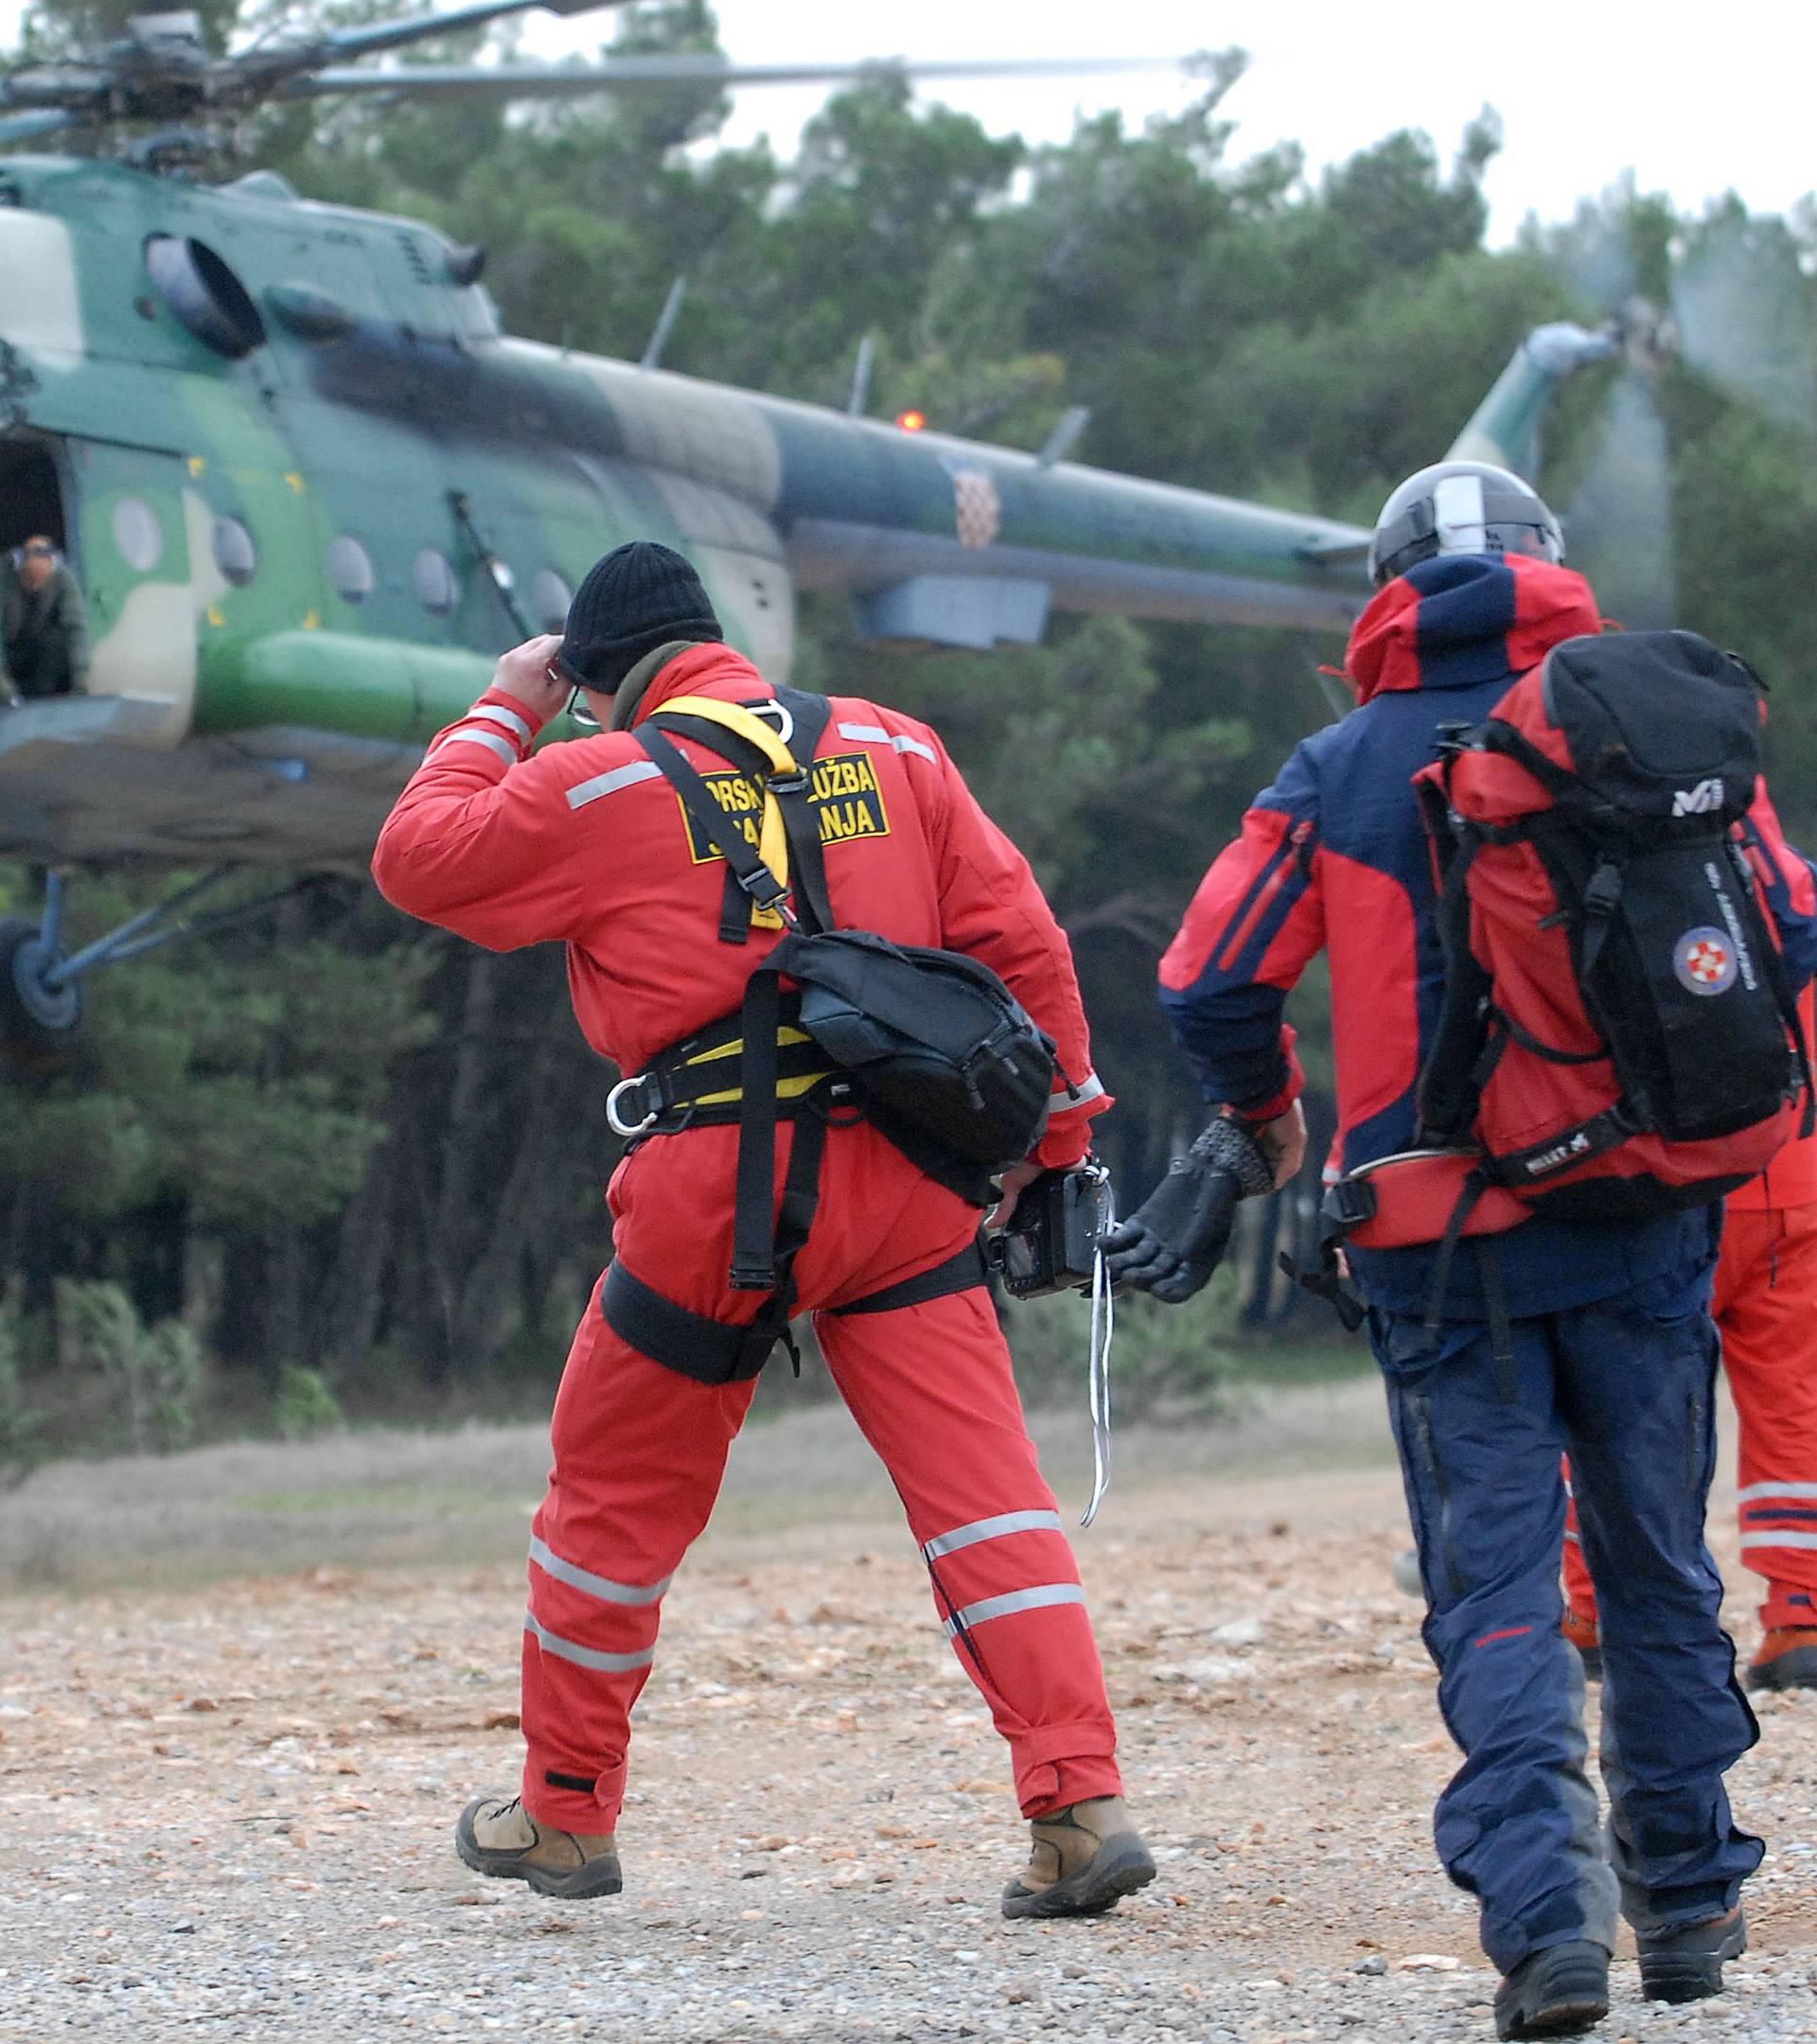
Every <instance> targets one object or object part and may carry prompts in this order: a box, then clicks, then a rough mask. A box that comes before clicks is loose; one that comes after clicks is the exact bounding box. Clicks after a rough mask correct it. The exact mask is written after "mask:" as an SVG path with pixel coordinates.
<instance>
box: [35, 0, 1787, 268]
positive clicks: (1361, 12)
mask: <svg viewBox="0 0 1817 2044" xmlns="http://www.w3.org/2000/svg"><path fill="white" fill-rule="evenodd" d="M154 4H155V5H165V4H170V0H148V6H151V5H154ZM718 11H719V18H720V23H721V27H722V33H723V37H724V41H725V44H726V46H727V48H728V49H729V50H730V51H731V53H732V56H733V57H734V58H740V59H745V60H749V61H752V62H758V61H763V60H766V59H769V60H790V59H803V58H809V57H819V58H828V59H846V58H849V59H854V60H856V59H860V58H865V57H876V56H896V55H903V56H908V57H911V58H912V57H928V58H933V57H960V56H991V57H1014V56H1017V55H1021V54H1026V53H1029V52H1032V51H1039V52H1041V53H1043V54H1046V55H1055V56H1058V55H1075V54H1076V55H1082V56H1085V55H1097V54H1103V53H1105V52H1106V51H1110V52H1116V53H1124V52H1127V53H1131V54H1141V55H1148V54H1155V55H1165V54H1171V53H1176V52H1177V53H1182V54H1184V53H1186V52H1189V51H1191V50H1194V49H1199V48H1204V47H1207V46H1211V47H1222V46H1224V45H1226V44H1233V43H1234V44H1241V45H1243V46H1244V47H1245V48H1247V49H1248V50H1249V51H1250V52H1251V54H1252V56H1253V58H1254V60H1255V61H1254V66H1253V68H1252V70H1251V72H1250V75H1249V76H1248V77H1247V78H1246V79H1244V81H1243V83H1242V84H1241V85H1240V86H1239V87H1238V88H1237V90H1236V92H1235V93H1234V94H1233V95H1232V96H1231V97H1230V99H1229V101H1228V102H1227V105H1226V111H1227V113H1228V115H1229V116H1230V117H1231V118H1232V119H1234V120H1236V121H1238V123H1239V124H1240V125H1239V129H1238V133H1237V138H1236V145H1235V147H1236V150H1237V151H1238V152H1239V153H1240V154H1247V153H1251V152H1253V151H1255V150H1261V149H1264V148H1266V147H1267V146H1268V145H1269V144H1271V143H1273V142H1276V141H1279V140H1280V139H1282V138H1283V137H1292V138H1294V139H1297V140H1298V141H1300V142H1301V143H1303V144H1304V145H1305V146H1306V148H1307V150H1308V151H1309V154H1310V157H1311V160H1312V162H1313V164H1314V167H1317V166H1318V165H1321V164H1324V163H1329V162H1332V161H1334V160H1338V159H1341V158H1342V157H1344V156H1346V155H1348V154H1350V152H1351V151H1353V150H1357V149H1359V148H1362V147H1364V146H1365V145H1367V143H1369V142H1372V141H1375V140H1376V139H1378V138H1379V137H1380V136H1382V135H1384V134H1386V133H1388V132H1391V131H1392V130H1394V129H1396V128H1401V127H1418V128H1423V129H1425V130H1426V131H1427V132H1430V133H1431V134H1432V135H1433V137H1434V139H1435V140H1436V141H1437V143H1438V148H1439V150H1440V151H1441V154H1442V155H1443V156H1445V157H1446V158H1447V159H1448V158H1449V157H1450V156H1451V154H1452V153H1453V151H1454V150H1455V149H1456V147H1457V144H1458V141H1459V139H1460V138H1461V136H1462V133H1463V131H1464V127H1465V125H1466V123H1467V122H1468V121H1469V120H1470V119H1471V118H1472V117H1473V115H1474V114H1475V113H1476V112H1477V110H1478V108H1480V107H1481V106H1482V105H1483V103H1484V102H1485V101H1486V100H1487V101H1489V102H1490V103H1491V104H1492V105H1494V106H1495V107H1496V108H1497V109H1498V110H1499V111H1500V113H1501V114H1502V115H1503V118H1504V120H1505V122H1506V124H1507V129H1508V145H1507V148H1506V150H1505V151H1504V153H1503V154H1502V155H1501V156H1500V157H1499V158H1498V159H1497V161H1496V163H1495V165H1494V167H1492V169H1491V173H1490V178H1489V185H1488V189H1489V196H1490V199H1491V205H1492V209H1493V222H1492V229H1491V232H1492V235H1493V238H1495V239H1497V240H1505V239H1507V238H1508V237H1509V236H1511V234H1512V233H1513V232H1514V230H1515V228H1516V227H1517V226H1518V225H1519V223H1520V221H1521V220H1522V219H1523V217H1524V216H1525V215H1526V213H1527V212H1528V211H1529V210H1532V211H1537V212H1538V213H1539V215H1540V216H1541V218H1542V219H1545V220H1556V219H1560V218H1562V217H1564V216H1565V215H1567V214H1568V213H1569V212H1570V210H1571V208H1572V205H1573V204H1574V203H1575V202H1576V200H1577V199H1579V197H1581V196H1585V195H1590V194H1594V193H1596V192H1597V191H1599V190H1600V189H1602V188H1603V187H1604V186H1605V185H1609V184H1610V183H1611V182H1613V181H1614V179H1616V178H1617V177H1619V176H1620V175H1621V174H1622V173H1623V172H1624V171H1625V170H1627V169H1629V168H1632V169H1633V170H1634V171H1635V172H1636V173H1637V175H1638V177H1639V180H1640V183H1641V185H1642V186H1643V187H1644V188H1648V189H1652V188H1663V189H1665V190H1667V191H1668V192H1669V193H1670V194H1671V195H1672V197H1673V198H1674V199H1675V200H1676V201H1678V202H1679V203H1681V204H1682V205H1690V206H1695V205H1699V204H1701V203H1702V202H1703V201H1704V200H1706V199H1708V198H1711V197H1714V196H1716V195H1718V194H1720V193H1721V192H1722V191H1724V190H1726V189H1728V188H1729V187H1730V186H1733V187H1734V188H1736V189H1737V190H1738V191H1739V192H1740V193H1741V195H1742V197H1743V198H1744V199H1745V200H1746V201H1747V203H1749V205H1751V206H1752V207H1754V208H1755V209H1756V210H1780V209H1783V208H1784V207H1786V206H1788V205H1790V204H1791V203H1792V202H1793V201H1794V200H1796V199H1797V198H1799V197H1801V196H1803V195H1804V194H1805V193H1807V192H1809V191H1811V190H1813V189H1817V146H1814V145H1813V142H1812V129H1813V121H1812V101H1813V94H1817V8H1813V7H1811V6H1810V5H1809V4H1808V0H1726V4H1725V5H1721V6H1719V7H1718V8H1716V9H1707V10H1700V11H1698V12H1697V13H1693V12H1692V11H1691V10H1690V9H1687V8H1673V7H1671V6H1669V5H1667V6H1665V7H1658V8H1654V9H1641V8H1639V7H1637V6H1636V5H1635V4H1634V0H1577V4H1575V5H1573V6H1570V7H1567V8H1563V9H1561V8H1558V7H1556V6H1552V5H1545V6H1534V7H1531V8H1529V9H1525V10H1523V9H1520V8H1518V7H1510V6H1508V5H1502V6H1495V7H1489V6H1479V7H1474V8H1468V7H1467V8H1451V9H1431V8H1416V7H1404V8H1396V7H1395V6H1393V5H1390V4H1384V0H1374V4H1372V5H1371V4H1359V0H1291V4H1287V0H1272V4H1269V0H1261V4H1258V0H1251V4H1250V5H1247V6H1243V7H1226V8H1219V7H1215V6H1210V7H1208V6H1205V5H1202V4H1186V0H1119V5H1118V6H1117V7H1116V8H1115V9H1110V8H1103V7H1097V8H1085V7H1079V6H1073V7H1063V6H1056V5H1054V4H1053V0H909V4H905V5H900V6H892V7H877V6H874V5H873V6H854V5H852V0H718ZM18 12H19V0H0V36H4V37H6V38H8V39H9V37H10V33H11V30H12V26H13V25H14V24H15V23H16V20H17V17H18ZM527 31H528V32H527V34H526V37H525V44H524V49H525V54H526V55H538V56H540V55H545V54H546V55H551V56H553V55H556V54H557V53H560V52H564V51H566V50H570V49H573V48H576V47H583V48H584V47H588V46H590V45H591V44H593V43H595V42H597V41H598V40H600V39H603V38H609V35H610V32H611V22H610V16H609V14H600V15H598V16H595V17H593V18H592V21H591V24H590V23H589V22H587V21H585V20H581V21H575V22H560V21H556V20H555V19H554V18H553V17H551V16H549V15H546V14H532V15H530V16H528V17H527ZM940 91H941V96H942V97H944V99H945V100H946V101H947V102H948V103H949V104H951V105H955V106H961V107H964V108H966V109H967V110H969V111H971V112H973V113H976V114H977V115H979V117H980V118H981V119H982V120H983V121H984V122H985V123H986V125H987V126H988V127H990V128H992V129H993V130H994V131H997V132H1003V131H1007V130H1019V131H1020V132H1023V133H1024V134H1027V135H1029V136H1031V137H1036V138H1048V137H1051V138H1060V137H1064V136H1065V134H1066V133H1067V132H1068V130H1069V129H1070V126H1071V121H1072V115H1073V112H1074V109H1075V108H1076V107H1079V106H1085V107H1089V108H1094V109H1096V108H1101V107H1103V106H1108V105H1117V106H1120V107H1122V108H1123V109H1124V110H1125V112H1126V114H1127V115H1128V116H1129V117H1130V118H1131V119H1132V120H1139V119H1140V118H1141V117H1142V116H1144V115H1147V114H1149V113H1154V112H1160V111H1165V110H1167V109H1169V108H1176V107H1179V106H1181V105H1183V104H1184V103H1185V101H1186V99H1187V97H1188V96H1189V94H1190V92H1191V86H1190V84H1188V83H1186V82H1185V81H1183V80H1180V79H1176V78H1172V77H1170V76H1168V75H1167V74H1165V73H1163V74H1159V75H1155V76H1153V77H1150V76H1147V75H1143V76H1140V77H1135V78H1132V77H1128V76H1123V77H1119V78H1114V79H1106V80H1105V81H1104V82H1103V84H1102V85H1098V84H1094V83H1092V82H1091V81H1088V80H1077V79H1068V80H1064V81H1030V82H1026V83H1017V84H978V85H964V84H949V85H945V86H943V87H942V88H940ZM819 101H820V95H819V94H818V93H817V92H808V91H796V90H793V89H781V90H769V91H764V92H755V91H752V92H747V93H745V94H743V95H742V96H741V99H740V104H739V107H738V111H737V114H736V115H735V116H734V125H733V129H732V136H733V139H737V140H744V139H748V138H749V137H750V136H751V135H753V134H755V133H758V132H764V131H767V132H769V133H770V134H771V135H772V136H773V137H774V138H775V139H776V140H777V141H778V143H779V144H783V145H785V144H786V142H787V141H788V139H789V138H790V137H792V134H793V132H794V131H795V130H796V129H797V128H798V127H799V125H800V123H801V122H802V121H803V119H804V118H805V117H806V116H807V115H809V114H811V113H812V111H813V109H814V107H815V106H816V105H818V104H819Z"/></svg>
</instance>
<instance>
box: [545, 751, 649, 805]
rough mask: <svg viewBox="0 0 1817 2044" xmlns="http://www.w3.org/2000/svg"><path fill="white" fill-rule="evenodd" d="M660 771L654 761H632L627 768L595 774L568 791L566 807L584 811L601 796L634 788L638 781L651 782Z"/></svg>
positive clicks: (615, 768) (616, 768)
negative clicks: (589, 779) (622, 789)
mask: <svg viewBox="0 0 1817 2044" xmlns="http://www.w3.org/2000/svg"><path fill="white" fill-rule="evenodd" d="M661 772H662V767H659V766H658V765H657V764H656V762H655V761H654V760H633V761H632V762H631V764H630V765H629V766H628V767H613V768H612V770H611V772H610V773H603V774H595V775H594V776H593V778H592V779H591V781H583V782H581V783H580V784H579V785H578V786H576V787H571V788H570V789H569V790H568V806H569V808H571V809H584V808H586V806H587V804H588V803H589V802H597V801H598V800H599V798H600V797H601V796H602V795H616V794H617V793H618V791H619V789H620V788H627V787H635V786H636V785H637V784H638V783H639V782H640V781H649V780H653V779H654V778H655V777H656V776H657V775H658V774H660V773H661Z"/></svg>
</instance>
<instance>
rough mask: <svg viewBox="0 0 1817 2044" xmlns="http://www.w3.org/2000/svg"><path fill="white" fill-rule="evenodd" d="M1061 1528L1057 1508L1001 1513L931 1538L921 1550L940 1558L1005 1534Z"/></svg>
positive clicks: (927, 1554)
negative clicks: (1052, 1509)
mask: <svg viewBox="0 0 1817 2044" xmlns="http://www.w3.org/2000/svg"><path fill="white" fill-rule="evenodd" d="M1059 1530H1060V1514H1059V1513H1058V1512H1057V1511H1006V1512H998V1513H997V1516H996V1518H995V1519H974V1520H973V1521H972V1523H971V1524H970V1525H962V1526H955V1527H954V1528H953V1530H952V1531H951V1532H950V1533H943V1534H941V1535H940V1537H939V1538H938V1539H937V1540H930V1541H929V1542H927V1544H926V1546H925V1547H924V1548H923V1549H922V1550H921V1551H922V1553H923V1554H924V1555H926V1557H927V1559H928V1560H930V1561H938V1560H939V1559H940V1558H941V1556H942V1555H944V1554H957V1553H958V1552H959V1550H960V1549H961V1547H976V1546H977V1545H978V1543H979V1541H986V1540H1000V1539H1001V1538H1002V1537H1003V1535H1004V1534H1005V1533H1057V1532H1059Z"/></svg>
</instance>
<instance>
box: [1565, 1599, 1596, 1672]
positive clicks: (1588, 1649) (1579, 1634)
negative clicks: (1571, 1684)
mask: <svg viewBox="0 0 1817 2044" xmlns="http://www.w3.org/2000/svg"><path fill="white" fill-rule="evenodd" d="M1563 1631H1564V1636H1565V1638H1566V1639H1568V1640H1569V1641H1570V1642H1571V1644H1572V1646H1574V1647H1575V1648H1577V1649H1578V1659H1579V1661H1581V1662H1582V1663H1583V1679H1584V1681H1585V1682H1600V1681H1601V1680H1602V1628H1601V1627H1600V1626H1599V1625H1598V1624H1597V1623H1596V1619H1595V1618H1594V1617H1589V1618H1580V1617H1579V1615H1578V1613H1577V1612H1574V1611H1567V1612H1565V1614H1564V1627H1563Z"/></svg>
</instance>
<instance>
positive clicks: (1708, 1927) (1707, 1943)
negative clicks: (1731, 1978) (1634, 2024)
mask: <svg viewBox="0 0 1817 2044" xmlns="http://www.w3.org/2000/svg"><path fill="white" fill-rule="evenodd" d="M1635 1942H1636V1943H1637V1944H1638V1945H1639V1947H1640V1991H1641V1993H1642V1994H1644V1995H1645V1996H1646V1997H1647V1999H1648V2000H1649V2001H1701V2000H1703V1998H1704V1996H1705V1995H1718V1994H1720V1993H1721V1992H1722V1962H1723V1960H1725V1959H1738V1958H1740V1956H1741V1954H1742V1953H1743V1952H1744V1951H1746V1950H1747V1948H1748V1920H1747V1918H1746V1917H1745V1916H1743V1915H1742V1913H1741V1906H1740V1904H1739V1903H1738V1904H1737V1905H1736V1906H1735V1908H1734V1909H1732V1910H1731V1911H1730V1912H1729V1913H1728V1914H1727V1915H1726V1916H1713V1917H1712V1918H1711V1919H1710V1921H1709V1922H1708V1923H1701V1924H1685V1925H1684V1926H1683V1927H1682V1928H1681V1929H1676V1930H1647V1931H1643V1932H1642V1933H1641V1935H1640V1937H1639V1938H1638V1939H1637V1940H1636V1941H1635Z"/></svg>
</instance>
